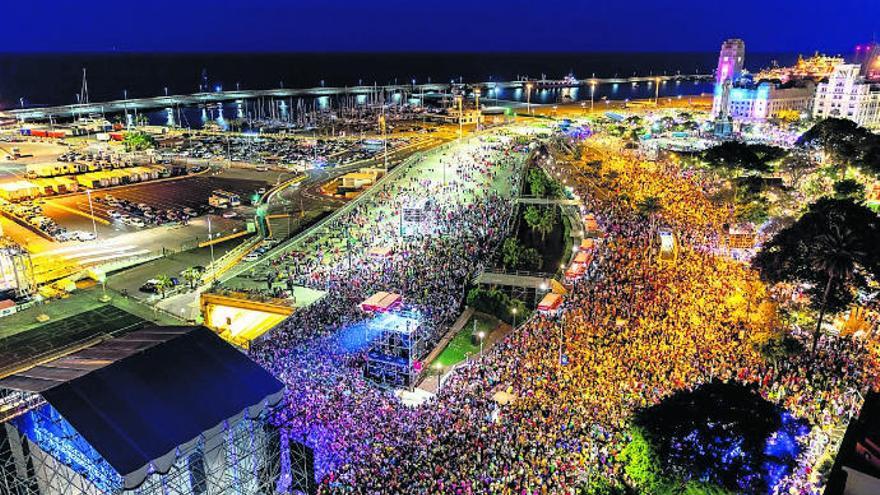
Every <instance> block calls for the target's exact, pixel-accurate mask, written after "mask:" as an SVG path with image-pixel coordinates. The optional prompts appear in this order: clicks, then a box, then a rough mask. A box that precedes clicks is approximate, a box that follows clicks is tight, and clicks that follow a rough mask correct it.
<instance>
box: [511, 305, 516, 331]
mask: <svg viewBox="0 0 880 495" xmlns="http://www.w3.org/2000/svg"><path fill="white" fill-rule="evenodd" d="M510 312H511V313H513V329H514V330H516V308H513V309H511V310H510Z"/></svg>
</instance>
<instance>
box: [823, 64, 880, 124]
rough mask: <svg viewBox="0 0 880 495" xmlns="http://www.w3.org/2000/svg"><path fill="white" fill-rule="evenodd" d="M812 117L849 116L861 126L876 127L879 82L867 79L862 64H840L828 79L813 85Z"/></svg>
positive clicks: (879, 118) (879, 116) (879, 112)
mask: <svg viewBox="0 0 880 495" xmlns="http://www.w3.org/2000/svg"><path fill="white" fill-rule="evenodd" d="M813 117H814V118H816V119H824V118H830V117H835V118H841V119H848V120H852V121H853V122H855V123H857V124H859V125H861V126H863V127H878V126H880V84H875V83H872V82H870V81H868V80H866V79H865V77H864V76H862V66H861V65H858V64H842V65H839V66H837V68H836V69H835V70H834V72H833V73H832V74H831V77H830V78H829V79H828V82H827V83H820V84H819V86H818V88H816V97H815V99H814V102H813Z"/></svg>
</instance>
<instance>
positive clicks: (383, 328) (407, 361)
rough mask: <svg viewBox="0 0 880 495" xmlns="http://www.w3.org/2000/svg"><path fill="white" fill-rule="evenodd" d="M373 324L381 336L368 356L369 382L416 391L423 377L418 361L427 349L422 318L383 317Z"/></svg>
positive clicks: (405, 315) (404, 314) (408, 314)
mask: <svg viewBox="0 0 880 495" xmlns="http://www.w3.org/2000/svg"><path fill="white" fill-rule="evenodd" d="M373 324H374V325H375V326H376V330H377V333H378V336H377V337H376V338H375V339H374V340H373V342H372V344H371V345H370V349H369V352H368V353H367V365H366V368H365V371H364V373H365V374H366V376H367V378H369V379H370V380H372V381H373V382H375V383H377V384H379V385H381V386H385V387H391V388H411V387H413V386H414V385H415V383H416V380H417V379H418V376H419V374H420V373H421V363H420V361H419V360H420V359H421V358H423V357H424V355H425V354H426V353H427V348H428V342H427V335H426V329H425V328H424V326H423V325H422V323H421V318H420V317H419V316H418V315H416V314H414V313H412V312H406V311H401V312H399V313H384V314H381V315H379V316H376V320H375V321H374V323H373Z"/></svg>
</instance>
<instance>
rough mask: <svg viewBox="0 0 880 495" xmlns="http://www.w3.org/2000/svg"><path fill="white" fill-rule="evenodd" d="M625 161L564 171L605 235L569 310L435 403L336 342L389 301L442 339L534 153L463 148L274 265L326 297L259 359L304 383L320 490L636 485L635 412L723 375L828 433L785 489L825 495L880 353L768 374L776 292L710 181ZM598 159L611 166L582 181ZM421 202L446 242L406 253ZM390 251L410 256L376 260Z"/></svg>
mask: <svg viewBox="0 0 880 495" xmlns="http://www.w3.org/2000/svg"><path fill="white" fill-rule="evenodd" d="M618 145H619V143H615V141H614V140H613V139H610V138H603V137H600V138H599V139H595V140H593V139H591V140H589V141H588V142H587V143H586V144H585V145H584V146H583V149H582V150H581V151H582V152H581V159H580V160H579V161H573V162H572V163H570V164H568V165H563V166H560V165H557V167H558V169H559V170H558V173H559V175H560V176H561V177H564V178H565V181H566V183H567V184H569V185H571V186H572V187H574V189H575V190H576V192H577V193H578V196H579V197H580V198H583V202H584V203H585V204H584V208H585V210H586V211H590V212H593V213H594V214H595V215H596V217H597V219H598V221H599V223H600V225H601V227H602V230H603V232H604V234H603V235H602V238H601V239H599V240H598V242H597V243H596V252H595V257H594V261H593V264H592V265H591V267H590V269H589V271H588V273H587V276H586V277H584V278H583V279H582V280H580V281H577V282H575V283H574V284H573V286H572V287H570V290H569V292H568V294H566V296H565V303H564V306H563V309H562V311H561V312H560V314H559V315H552V316H551V315H535V316H534V317H532V318H530V319H529V320H528V321H527V322H525V323H523V324H522V325H520V326H519V327H517V328H516V329H514V330H513V331H512V332H510V333H509V334H508V335H507V337H506V338H504V339H502V340H500V341H499V342H498V343H497V344H495V345H494V346H493V347H492V348H491V349H487V350H486V352H485V354H484V355H482V356H480V357H479V358H478V359H475V360H473V361H471V363H470V364H469V365H468V366H463V367H460V368H459V369H457V370H456V371H455V373H453V374H452V375H451V376H450V378H449V379H448V380H447V381H446V383H445V385H444V387H443V389H442V390H441V391H440V393H439V394H437V396H436V397H435V398H433V399H432V400H431V401H429V402H427V403H425V404H423V405H421V406H418V407H414V408H413V407H408V406H405V405H403V404H402V403H401V402H400V401H399V400H398V399H397V397H396V396H395V395H394V394H393V393H392V392H390V391H386V390H382V389H379V388H377V387H375V386H373V385H372V384H370V383H368V382H367V381H365V380H364V379H363V378H362V373H361V369H362V366H363V359H364V355H363V353H362V352H350V350H347V349H343V348H342V347H341V346H340V345H339V344H338V341H337V340H336V339H335V336H336V335H337V334H338V332H339V331H340V329H342V328H345V327H346V326H347V325H350V324H352V323H354V322H356V321H358V320H360V319H363V318H364V316H363V315H362V314H361V313H360V312H359V310H358V309H357V303H358V302H360V301H361V300H363V299H364V298H365V297H366V296H368V295H369V294H371V293H372V292H375V291H379V290H385V291H390V292H397V293H400V294H403V295H404V297H405V298H406V300H407V304H411V305H413V306H416V307H418V308H419V309H420V310H422V311H423V312H424V314H425V315H426V321H427V324H428V325H429V326H430V328H431V329H432V332H433V334H434V335H436V334H438V333H439V332H440V331H442V329H443V328H444V326H446V325H448V324H449V323H450V322H451V321H452V319H454V318H455V316H456V314H457V313H458V312H459V311H460V309H461V304H462V297H463V294H462V290H463V287H464V284H465V283H466V281H467V280H468V278H469V277H470V276H472V275H473V274H474V273H475V272H476V271H477V270H478V269H479V267H480V266H481V264H482V263H483V262H484V261H486V260H487V259H488V257H489V256H490V254H491V252H492V251H493V249H494V248H495V247H496V246H497V244H498V242H499V241H500V239H502V237H503V235H504V233H505V229H506V227H507V222H508V221H509V216H510V213H511V209H512V208H511V205H512V196H513V195H514V194H515V192H516V191H517V183H518V180H519V177H520V175H521V169H522V163H523V162H524V160H525V156H526V155H525V153H523V152H520V151H511V150H510V147H511V145H510V141H508V140H501V141H497V142H487V141H485V140H484V141H478V144H474V145H472V146H470V147H468V148H466V150H467V151H457V152H451V151H446V152H444V155H443V156H442V157H441V158H440V161H439V162H436V163H433V164H423V165H421V166H420V167H415V168H414V169H413V170H412V171H408V172H407V174H406V175H404V176H401V177H399V178H397V179H396V180H395V181H393V182H391V183H389V184H386V185H384V186H382V187H383V189H382V190H381V191H380V192H379V194H377V195H375V197H374V198H372V199H371V200H370V201H369V202H367V203H364V204H362V205H360V206H358V207H357V208H356V209H355V210H354V211H352V212H351V213H350V214H349V215H348V216H347V217H344V218H342V219H340V221H338V222H336V223H335V224H333V225H331V226H329V228H328V229H326V231H324V232H323V233H321V234H320V235H319V236H316V237H315V238H314V239H310V240H309V241H308V243H307V245H306V246H304V247H303V248H301V249H300V250H299V251H298V252H292V253H290V254H289V255H286V256H284V257H282V258H279V259H278V260H275V261H273V263H272V264H271V267H272V268H271V270H270V273H269V275H270V276H271V277H276V278H277V279H279V280H283V279H284V278H292V279H293V280H295V281H296V283H297V284H302V285H307V286H310V287H313V288H317V289H321V290H326V291H327V293H328V295H327V296H326V297H325V298H324V299H322V300H320V301H319V302H317V303H315V304H314V305H312V306H310V307H308V308H305V309H303V310H301V311H298V312H296V313H295V314H294V315H293V316H292V317H291V318H290V319H289V320H287V321H286V322H285V323H284V324H283V325H282V326H281V327H279V328H277V329H276V330H275V331H274V332H273V333H271V334H269V335H270V336H269V337H268V338H266V339H265V340H264V341H263V342H259V343H257V344H256V345H255V346H254V347H253V349H252V354H253V356H254V357H255V358H256V359H258V360H259V361H260V362H261V363H263V364H264V365H265V366H267V367H268V368H269V369H270V370H272V371H273V372H274V373H275V374H276V375H277V376H279V377H280V378H281V379H282V380H283V381H285V382H286V383H287V385H288V401H287V405H286V407H285V408H284V410H283V411H282V412H281V413H280V414H279V417H278V418H277V419H278V421H279V424H281V425H282V427H283V428H285V430H286V431H287V432H289V434H290V437H291V438H292V439H296V440H298V441H302V442H304V443H306V444H307V445H309V446H311V447H313V448H314V449H315V452H316V463H317V467H318V474H319V480H320V488H319V490H320V492H321V493H345V494H380V493H383V494H384V493H388V494H399V493H413V494H484V493H490V494H510V495H513V494H517V495H526V494H529V495H531V494H541V495H544V494H574V493H578V490H579V488H580V487H583V486H585V485H586V484H587V483H589V481H590V480H591V479H595V477H596V476H603V477H606V478H608V479H612V480H614V481H617V482H627V481H628V480H627V478H626V472H625V469H624V460H623V459H622V458H621V456H620V453H621V450H622V449H623V447H624V446H625V445H626V444H627V443H628V442H629V440H630V434H629V431H630V430H629V428H630V424H629V420H630V418H631V417H632V415H633V413H634V412H635V411H636V410H639V409H641V408H645V407H648V406H650V405H653V404H656V403H658V402H659V401H660V400H662V399H663V398H664V397H667V396H668V395H670V394H671V393H673V392H675V391H678V390H687V389H693V388H695V387H697V386H699V385H700V384H703V383H707V382H709V381H711V380H713V379H721V380H727V381H738V382H743V383H751V384H755V385H757V386H758V387H759V390H760V391H761V393H762V395H763V396H764V397H765V398H767V399H768V400H771V401H773V402H775V403H778V404H780V405H782V406H783V407H785V408H786V409H787V410H789V411H791V412H792V413H793V414H794V415H795V416H797V417H800V418H804V419H806V420H808V421H809V422H810V423H811V425H813V428H812V430H811V432H810V433H809V435H807V436H806V437H805V438H801V439H799V441H800V442H801V443H802V444H803V447H804V448H803V449H802V454H801V456H800V457H799V459H798V462H797V467H796V468H795V469H794V471H793V472H792V473H790V475H789V476H787V477H786V478H784V479H783V480H782V482H780V483H779V484H778V485H777V486H775V487H772V489H773V490H774V491H775V493H791V494H803V495H807V494H817V493H819V490H820V485H821V480H818V479H817V478H816V477H815V476H811V473H812V471H813V469H814V467H815V463H816V462H817V460H818V458H819V457H820V456H821V454H822V453H823V452H824V446H825V445H826V443H827V442H828V438H829V434H830V433H831V429H832V428H833V427H835V426H837V425H839V424H840V423H841V422H842V421H845V420H846V418H847V417H848V415H849V414H851V413H852V412H854V410H856V409H857V407H858V404H857V402H858V401H857V398H856V397H857V394H855V391H856V390H859V389H862V388H864V387H866V386H869V385H871V383H870V379H871V378H870V377H871V376H876V374H874V373H870V372H868V371H866V367H867V366H870V364H871V362H870V359H869V356H868V355H867V353H866V351H865V349H864V348H863V347H862V345H861V344H860V343H858V342H856V341H852V340H849V339H840V338H832V337H826V338H823V339H822V341H821V343H820V346H819V349H818V352H817V354H816V355H815V356H813V355H811V354H809V353H808V352H803V353H800V354H796V355H793V356H789V357H788V358H786V359H784V360H772V359H768V357H767V356H765V355H764V354H762V352H761V350H760V349H759V348H758V347H757V346H755V345H753V343H752V338H751V336H752V335H753V334H757V333H760V332H767V331H768V328H767V327H768V326H772V325H775V324H776V322H775V321H772V319H768V318H764V317H762V313H761V312H759V308H761V307H762V304H764V303H767V302H768V301H771V300H772V298H773V294H771V293H770V292H769V291H768V290H767V289H766V288H765V287H764V286H763V285H762V283H761V282H760V280H758V277H757V274H756V273H755V272H754V271H753V270H752V269H750V268H749V267H748V265H745V264H743V263H741V262H738V261H735V260H732V259H729V258H726V257H723V256H719V255H718V254H717V250H716V249H714V247H716V244H717V242H718V241H717V232H718V230H719V226H720V225H721V224H722V223H723V222H724V221H725V219H726V218H727V217H728V214H729V212H727V211H725V210H724V209H723V208H719V207H718V206H716V205H714V204H712V203H711V202H710V201H708V200H707V199H706V194H705V191H706V188H707V187H708V185H707V184H706V183H705V182H704V180H703V179H702V178H701V177H700V176H698V175H696V174H694V173H692V172H687V171H683V170H681V169H679V168H677V167H674V166H672V165H670V164H665V163H663V162H644V161H642V160H640V159H639V158H638V157H637V156H635V155H632V154H628V153H627V152H625V151H621V149H622V147H620V146H618ZM596 161H601V163H602V165H601V170H599V171H596V170H592V172H590V173H586V172H585V169H584V168H582V167H583V164H586V163H595V162H596ZM437 167H444V168H447V169H446V170H445V172H444V173H443V175H442V177H444V178H443V179H440V178H438V176H440V171H439V170H438V169H437ZM447 177H448V180H447V179H446V178H447ZM420 196H421V197H429V198H432V199H433V201H432V202H430V204H431V205H432V208H433V209H434V211H433V215H434V217H435V218H436V219H437V225H438V229H437V232H435V234H438V235H425V236H421V237H416V238H405V237H402V236H401V235H400V224H399V218H398V215H399V212H400V209H401V207H402V205H404V204H405V202H406V201H408V200H409V199H408V198H416V197H420ZM646 196H652V197H655V198H658V199H659V202H660V204H661V205H662V208H661V210H660V211H659V212H657V213H655V214H654V215H653V216H654V218H645V217H644V216H642V215H640V214H639V212H638V209H637V208H636V206H635V205H636V204H637V203H638V201H639V200H640V199H641V198H644V197H646ZM657 225H662V226H664V228H668V229H670V230H672V231H673V232H675V234H676V236H677V238H678V243H679V246H680V248H679V251H678V254H677V257H676V259H674V260H671V261H665V262H664V261H661V260H659V259H658V258H657V257H656V256H655V253H656V239H655V237H656V228H657ZM340 232H345V234H344V235H340V234H339V233H340ZM334 233H335V234H334ZM375 247H388V248H391V252H392V253H393V254H390V255H388V256H383V257H381V258H375V257H373V256H372V255H371V254H370V249H371V248H375ZM499 392H502V393H504V395H505V396H506V397H510V398H512V399H509V400H505V401H498V400H496V397H497V396H498V394H499Z"/></svg>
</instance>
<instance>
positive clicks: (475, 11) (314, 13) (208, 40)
mask: <svg viewBox="0 0 880 495" xmlns="http://www.w3.org/2000/svg"><path fill="white" fill-rule="evenodd" d="M3 18H4V23H3V42H2V43H0V51H6V52H34V51H36V52H62V51H67V52H71V51H98V52H107V51H114V50H118V51H153V52H194V51H197V52H230V51H238V52H252V51H300V52H321V51H349V52H350V51H360V52H363V51H367V52H370V51H377V52H378V51H397V52H406V51H435V52H438V51H452V52H480V51H483V52H493V51H512V52H521V51H569V52H582V51H641V52H645V51H648V52H650V51H714V50H717V48H718V46H719V44H720V42H721V40H723V39H724V38H727V37H741V38H744V39H745V40H746V41H747V44H748V48H749V50H750V51H752V52H756V51H757V52H760V51H765V52H770V51H772V52H812V51H813V50H817V49H818V50H822V51H826V52H828V53H844V54H845V53H849V52H850V51H851V50H852V47H853V46H854V45H855V44H856V43H859V42H864V41H870V40H871V38H872V36H873V35H875V34H877V35H878V36H880V1H878V0H821V1H819V0H785V1H780V0H728V1H719V0H650V1H647V0H614V1H609V0H591V1H586V0H569V1H566V2H562V1H557V0H544V1H528V0H510V1H504V2H499V1H495V2H492V1H473V0H449V1H446V2H420V1H418V0H385V1H379V2H376V1H367V0H350V1H346V0H242V1H231V0H214V1H204V0H174V1H172V0H150V1H142V2H132V1H100V2H98V1H95V0H49V1H47V2H37V3H35V2H27V1H21V0H10V1H8V2H4V7H3Z"/></svg>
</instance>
